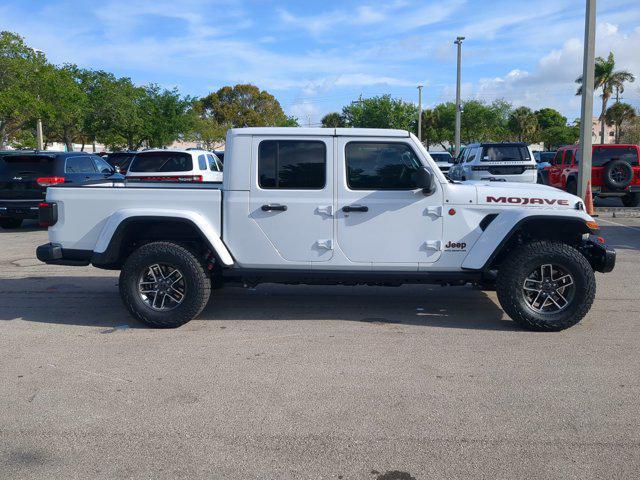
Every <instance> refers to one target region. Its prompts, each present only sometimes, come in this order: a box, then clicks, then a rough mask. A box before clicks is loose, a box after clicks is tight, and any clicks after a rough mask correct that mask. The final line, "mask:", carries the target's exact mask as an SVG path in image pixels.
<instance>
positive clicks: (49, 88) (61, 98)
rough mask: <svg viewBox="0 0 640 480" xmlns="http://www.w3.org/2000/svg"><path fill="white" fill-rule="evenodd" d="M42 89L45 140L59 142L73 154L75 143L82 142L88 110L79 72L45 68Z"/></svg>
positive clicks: (68, 66) (72, 67)
mask: <svg viewBox="0 0 640 480" xmlns="http://www.w3.org/2000/svg"><path fill="white" fill-rule="evenodd" d="M41 85H42V88H41V89H40V99H41V100H42V101H43V104H44V105H43V108H44V115H43V123H44V127H45V131H46V133H47V138H48V139H49V140H58V141H61V142H63V143H64V144H65V146H66V147H67V150H73V143H74V141H76V140H81V136H82V131H83V130H82V129H83V126H84V121H85V113H86V106H87V95H86V93H85V92H84V91H83V89H82V88H81V86H80V79H79V78H78V69H77V68H76V67H75V66H73V65H65V66H63V67H62V68H58V67H55V66H53V65H46V66H45V67H43V69H42V79H41Z"/></svg>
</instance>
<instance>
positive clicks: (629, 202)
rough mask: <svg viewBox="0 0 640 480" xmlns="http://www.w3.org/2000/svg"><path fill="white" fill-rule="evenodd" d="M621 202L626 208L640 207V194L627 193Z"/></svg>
mask: <svg viewBox="0 0 640 480" xmlns="http://www.w3.org/2000/svg"><path fill="white" fill-rule="evenodd" d="M621 200H622V205H624V206H625V207H639V206H640V193H627V194H626V195H625V196H624V197H622V199H621Z"/></svg>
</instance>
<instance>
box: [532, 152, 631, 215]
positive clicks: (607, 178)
mask: <svg viewBox="0 0 640 480" xmlns="http://www.w3.org/2000/svg"><path fill="white" fill-rule="evenodd" d="M577 152H578V146H577V145H569V146H566V147H560V148H559V149H558V151H557V152H556V156H555V157H554V159H553V160H552V161H551V165H550V166H548V167H545V168H544V169H543V172H542V173H543V174H542V181H543V183H546V184H547V185H551V186H552V187H556V188H560V189H562V190H566V191H567V192H569V193H573V194H575V193H576V192H577V191H578V161H577V159H576V154H577ZM639 158H640V147H639V146H638V145H594V146H593V156H592V167H593V168H592V170H591V189H592V191H593V196H594V197H620V199H621V200H622V203H623V205H624V206H625V207H637V206H640V163H639V161H638V159H639Z"/></svg>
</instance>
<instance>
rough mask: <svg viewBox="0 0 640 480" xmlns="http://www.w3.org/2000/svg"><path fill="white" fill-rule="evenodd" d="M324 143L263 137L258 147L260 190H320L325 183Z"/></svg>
mask: <svg viewBox="0 0 640 480" xmlns="http://www.w3.org/2000/svg"><path fill="white" fill-rule="evenodd" d="M326 170H327V150H326V146H325V144H324V142H318V141H315V140H314V141H311V140H263V141H262V142H260V145H259V146H258V185H260V188H264V189H304V190H322V189H323V188H324V186H325V184H326V176H327V173H326Z"/></svg>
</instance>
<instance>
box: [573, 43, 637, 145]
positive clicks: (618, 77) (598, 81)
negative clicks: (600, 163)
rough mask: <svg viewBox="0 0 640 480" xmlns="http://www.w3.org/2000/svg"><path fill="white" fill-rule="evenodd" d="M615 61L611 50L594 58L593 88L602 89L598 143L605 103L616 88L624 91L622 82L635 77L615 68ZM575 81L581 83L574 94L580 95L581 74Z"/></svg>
mask: <svg viewBox="0 0 640 480" xmlns="http://www.w3.org/2000/svg"><path fill="white" fill-rule="evenodd" d="M615 68H616V62H615V59H614V58H613V52H609V56H608V57H607V58H606V59H604V58H602V57H598V58H596V64H595V81H594V85H593V88H594V89H595V90H597V89H598V88H601V89H602V95H600V97H601V98H602V111H601V113H600V118H599V120H600V143H604V120H605V115H606V113H607V103H608V102H609V99H610V98H611V95H613V92H614V91H615V90H616V89H617V90H618V91H619V92H620V93H622V92H624V83H625V82H633V81H634V80H635V77H634V76H633V74H632V73H630V72H627V71H626V70H615ZM576 83H579V84H581V86H580V87H579V88H578V91H577V93H576V95H582V75H580V76H579V77H578V78H577V79H576Z"/></svg>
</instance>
